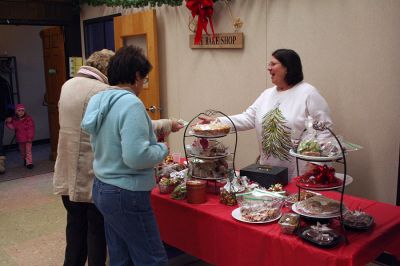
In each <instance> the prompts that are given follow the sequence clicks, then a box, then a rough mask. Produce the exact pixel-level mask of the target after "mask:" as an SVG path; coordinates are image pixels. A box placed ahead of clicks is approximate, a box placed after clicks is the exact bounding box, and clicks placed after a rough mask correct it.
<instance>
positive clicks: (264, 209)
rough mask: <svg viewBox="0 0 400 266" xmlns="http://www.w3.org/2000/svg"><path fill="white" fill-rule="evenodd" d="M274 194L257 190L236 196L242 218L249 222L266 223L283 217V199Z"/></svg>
mask: <svg viewBox="0 0 400 266" xmlns="http://www.w3.org/2000/svg"><path fill="white" fill-rule="evenodd" d="M271 194H272V193H267V192H266V191H262V190H258V189H255V190H254V191H252V192H247V193H240V194H237V195H236V198H237V201H238V204H239V206H240V214H241V216H242V218H243V219H244V220H246V221H248V222H265V221H270V220H274V219H277V218H278V217H279V216H280V215H281V209H282V205H283V198H278V197H274V196H273V195H271Z"/></svg>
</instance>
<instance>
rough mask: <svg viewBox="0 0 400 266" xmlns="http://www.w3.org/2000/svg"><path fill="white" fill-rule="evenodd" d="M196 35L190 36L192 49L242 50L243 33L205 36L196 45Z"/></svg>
mask: <svg viewBox="0 0 400 266" xmlns="http://www.w3.org/2000/svg"><path fill="white" fill-rule="evenodd" d="M194 36H195V35H194V34H192V35H190V38H189V46H190V48H192V49H210V48H211V49H241V48H243V32H239V33H216V34H214V37H213V35H212V34H208V35H207V34H203V35H202V36H201V41H200V43H199V44H194Z"/></svg>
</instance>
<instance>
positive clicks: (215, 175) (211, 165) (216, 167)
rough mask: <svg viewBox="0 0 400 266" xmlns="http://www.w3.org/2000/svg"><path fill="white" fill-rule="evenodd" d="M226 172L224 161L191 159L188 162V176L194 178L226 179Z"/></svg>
mask: <svg viewBox="0 0 400 266" xmlns="http://www.w3.org/2000/svg"><path fill="white" fill-rule="evenodd" d="M227 171H228V163H227V161H226V160H225V159H217V160H215V159H214V160H205V159H197V158H192V159H190V160H189V174H190V175H191V176H193V177H195V178H204V179H221V178H225V177H226V175H227Z"/></svg>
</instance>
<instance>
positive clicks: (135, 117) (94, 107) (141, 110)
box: [81, 89, 168, 191]
mask: <svg viewBox="0 0 400 266" xmlns="http://www.w3.org/2000/svg"><path fill="white" fill-rule="evenodd" d="M81 127H82V129H83V130H84V131H86V132H87V133H88V134H89V135H90V142H91V145H92V149H93V153H94V160H93V170H94V173H95V175H96V177H97V178H98V179H100V180H101V181H102V182H104V183H107V184H110V185H114V186H117V187H120V188H123V189H127V190H130V191H150V190H151V189H152V188H153V187H154V186H155V178H154V170H153V167H154V166H155V165H156V164H158V163H159V162H161V161H162V160H163V159H164V158H165V156H167V154H168V149H167V147H166V145H165V144H163V143H157V140H156V137H155V135H154V132H153V128H152V124H151V120H150V117H149V116H148V115H147V113H146V109H145V107H144V105H143V103H142V101H141V100H140V99H139V98H138V97H137V96H136V95H135V94H133V93H131V92H129V91H126V90H118V89H111V90H106V91H103V92H100V93H98V94H96V95H94V96H93V97H92V98H91V99H90V101H89V103H88V106H87V109H86V112H85V115H84V117H83V120H82V123H81Z"/></svg>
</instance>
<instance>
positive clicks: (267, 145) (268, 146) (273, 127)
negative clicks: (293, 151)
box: [262, 106, 291, 161]
mask: <svg viewBox="0 0 400 266" xmlns="http://www.w3.org/2000/svg"><path fill="white" fill-rule="evenodd" d="M286 122H287V121H286V119H285V117H284V116H283V115H282V112H281V110H279V106H277V107H276V108H275V109H272V110H271V111H269V112H268V113H266V114H265V115H264V117H263V123H262V129H263V133H262V147H263V150H264V152H265V154H266V155H267V157H269V156H271V155H272V156H275V157H277V158H279V159H280V160H282V161H284V160H286V161H289V150H290V148H291V139H290V135H291V134H290V128H289V127H288V126H286V125H285V123H286Z"/></svg>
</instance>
